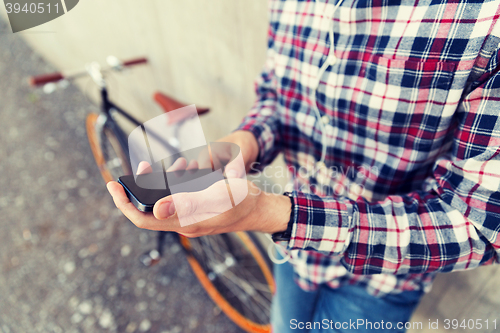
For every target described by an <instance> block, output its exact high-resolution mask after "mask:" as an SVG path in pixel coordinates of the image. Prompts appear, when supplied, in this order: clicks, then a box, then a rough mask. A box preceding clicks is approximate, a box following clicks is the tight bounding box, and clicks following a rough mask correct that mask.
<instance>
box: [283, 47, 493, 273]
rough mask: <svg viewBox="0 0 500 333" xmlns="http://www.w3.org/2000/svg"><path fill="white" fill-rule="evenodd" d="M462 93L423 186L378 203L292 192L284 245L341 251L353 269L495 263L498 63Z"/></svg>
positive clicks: (416, 269)
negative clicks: (446, 145)
mask: <svg viewBox="0 0 500 333" xmlns="http://www.w3.org/2000/svg"><path fill="white" fill-rule="evenodd" d="M490 63H491V64H490V67H492V70H491V72H489V74H487V75H486V77H484V78H482V79H481V80H479V81H477V82H476V84H475V87H474V89H472V90H470V91H469V92H467V94H466V95H465V96H464V97H463V99H462V101H461V103H460V104H459V107H458V108H457V111H456V114H455V116H456V127H455V128H454V129H453V132H451V134H452V135H453V139H452V144H451V146H450V149H449V151H448V152H447V153H446V154H445V155H443V156H441V157H440V158H438V159H437V160H436V162H435V164H434V167H433V169H432V176H431V177H430V179H429V182H427V184H430V185H429V186H428V187H426V188H425V190H422V191H414V192H411V193H408V194H406V195H390V196H388V197H386V198H385V199H384V200H381V201H372V202H369V201H367V200H365V199H362V198H360V199H357V200H350V199H343V200H339V199H334V198H326V199H325V198H320V197H318V196H315V195H312V194H304V193H299V192H295V193H294V200H295V207H294V212H293V230H292V238H291V241H290V242H289V248H290V249H305V250H313V251H319V252H321V253H324V254H327V255H331V256H342V259H341V260H342V263H343V264H344V266H345V267H346V268H347V269H348V270H349V271H350V272H352V273H355V274H378V273H390V274H408V273H424V272H432V271H441V272H448V271H455V270H464V269H471V268H475V267H477V266H480V265H483V264H489V263H493V262H497V263H498V262H500V259H499V255H500V237H499V231H500V120H499V114H500V73H499V72H498V70H499V68H500V66H499V61H498V51H497V53H496V54H495V56H494V57H493V58H492V60H490Z"/></svg>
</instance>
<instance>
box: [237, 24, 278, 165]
mask: <svg viewBox="0 0 500 333" xmlns="http://www.w3.org/2000/svg"><path fill="white" fill-rule="evenodd" d="M268 35H269V38H268V51H267V56H266V62H265V65H264V68H263V70H262V73H261V74H260V75H259V76H258V77H257V80H256V82H255V92H256V95H257V99H256V101H255V104H254V105H253V107H252V109H251V110H250V112H249V113H248V114H247V116H246V117H245V118H244V119H243V121H242V123H241V124H240V125H239V126H238V128H237V130H245V131H250V132H252V133H253V135H254V136H255V138H256V139H257V143H258V145H259V156H258V158H257V161H256V162H257V163H255V164H254V165H253V166H252V170H262V169H264V167H265V166H266V165H268V164H269V163H271V162H272V161H273V160H274V159H275V157H276V156H277V155H278V153H279V151H280V133H281V130H280V115H279V113H278V112H277V100H276V98H277V94H276V78H275V75H274V50H273V43H274V32H273V26H272V25H271V26H270V28H269V34H268Z"/></svg>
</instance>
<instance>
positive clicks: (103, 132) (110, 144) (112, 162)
mask: <svg viewBox="0 0 500 333" xmlns="http://www.w3.org/2000/svg"><path fill="white" fill-rule="evenodd" d="M98 118H99V115H98V114H96V113H91V114H89V115H88V116H87V120H86V127H87V136H88V139H89V143H90V148H91V149H92V154H93V155H94V159H95V162H96V164H97V167H98V168H99V171H100V172H101V176H102V178H103V179H104V181H105V182H106V183H107V182H109V181H111V180H117V179H118V177H120V176H123V175H128V174H131V173H132V171H131V168H130V165H129V164H128V158H127V154H126V153H125V152H124V151H123V149H122V147H121V145H120V142H119V140H118V138H117V137H116V134H115V133H114V132H113V131H112V130H111V129H110V128H108V127H106V126H104V124H100V123H99V122H98Z"/></svg>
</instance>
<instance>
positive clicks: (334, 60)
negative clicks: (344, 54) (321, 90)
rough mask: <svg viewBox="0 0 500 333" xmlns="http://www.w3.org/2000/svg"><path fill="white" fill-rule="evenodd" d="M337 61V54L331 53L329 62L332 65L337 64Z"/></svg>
mask: <svg viewBox="0 0 500 333" xmlns="http://www.w3.org/2000/svg"><path fill="white" fill-rule="evenodd" d="M336 62H337V56H335V54H333V53H332V54H330V56H329V59H328V63H329V64H330V65H335V63H336Z"/></svg>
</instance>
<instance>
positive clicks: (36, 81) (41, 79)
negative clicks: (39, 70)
mask: <svg viewBox="0 0 500 333" xmlns="http://www.w3.org/2000/svg"><path fill="white" fill-rule="evenodd" d="M62 79H64V76H63V75H62V74H61V73H51V74H43V75H39V76H32V77H31V78H30V79H29V83H30V84H31V85H32V86H40V85H42V84H45V83H49V82H57V81H60V80H62Z"/></svg>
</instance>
